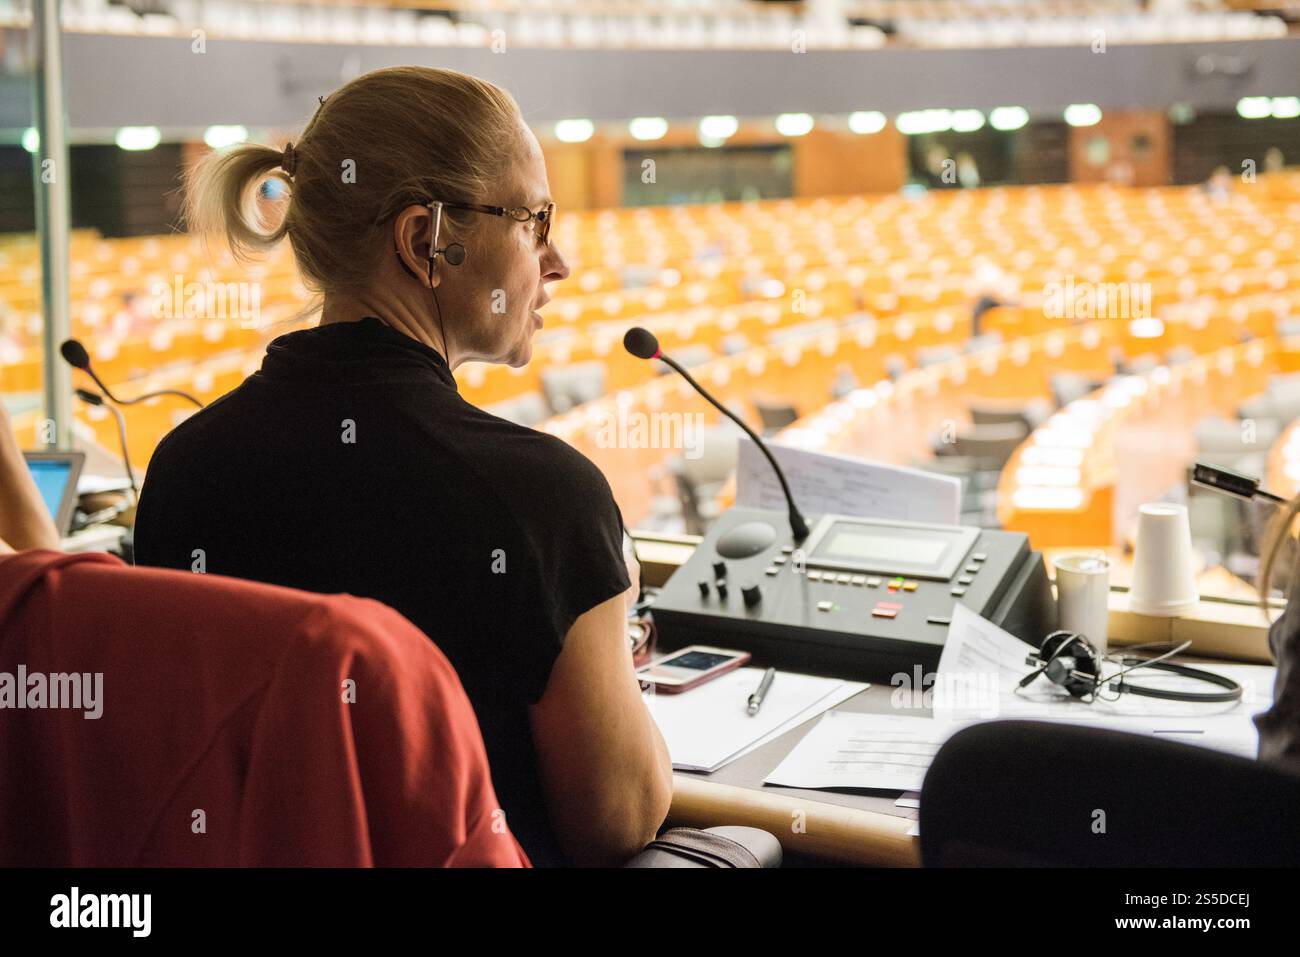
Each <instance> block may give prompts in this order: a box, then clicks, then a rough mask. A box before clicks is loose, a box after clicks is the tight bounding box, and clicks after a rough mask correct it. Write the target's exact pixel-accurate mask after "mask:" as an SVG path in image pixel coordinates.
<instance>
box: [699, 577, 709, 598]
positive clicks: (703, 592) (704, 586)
mask: <svg viewBox="0 0 1300 957" xmlns="http://www.w3.org/2000/svg"><path fill="white" fill-rule="evenodd" d="M700 597H701V598H708V597H709V583H708V582H707V581H703V580H701V581H700Z"/></svg>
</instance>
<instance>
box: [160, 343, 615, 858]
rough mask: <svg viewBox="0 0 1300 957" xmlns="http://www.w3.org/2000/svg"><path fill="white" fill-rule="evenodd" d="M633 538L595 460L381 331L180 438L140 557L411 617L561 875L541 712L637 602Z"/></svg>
mask: <svg viewBox="0 0 1300 957" xmlns="http://www.w3.org/2000/svg"><path fill="white" fill-rule="evenodd" d="M622 534H623V521H622V516H621V515H620V514H619V511H618V507H617V505H615V503H614V499H613V496H612V495H611V493H610V489H609V484H608V483H607V482H606V480H605V477H604V476H603V475H602V474H601V472H600V471H599V470H598V469H597V468H596V466H595V465H593V464H592V463H591V461H590V460H588V459H587V458H586V457H585V456H583V455H582V454H581V453H579V452H578V451H576V450H575V449H573V448H572V447H570V446H569V445H567V444H565V443H564V442H562V441H560V440H559V439H556V438H555V437H553V436H549V435H546V434H544V433H541V432H538V431H535V430H533V429H528V428H524V427H522V426H518V425H514V424H512V423H510V422H506V421H505V420H503V419H499V418H497V417H495V416H493V415H490V414H488V413H486V412H483V411H482V410H480V409H477V408H475V407H474V406H471V405H470V404H469V403H467V402H465V400H464V399H462V398H461V397H460V395H459V393H458V392H457V389H456V382H455V379H454V378H453V377H452V375H451V372H450V370H449V369H448V368H447V365H446V363H445V362H444V361H443V359H442V357H441V356H440V355H439V354H438V353H437V352H436V351H434V350H433V349H431V348H429V347H427V346H425V345H423V344H422V343H420V342H417V341H416V340H414V339H412V338H410V337H409V336H406V335H403V334H402V333H400V332H397V331H395V330H393V329H390V328H389V327H388V326H386V325H384V323H383V322H381V321H380V320H379V319H375V318H367V319H363V320H361V321H360V322H345V323H337V324H331V325H327V326H322V327H318V328H314V329H308V330H304V331H300V332H293V333H290V334H288V335H285V336H281V337H279V338H278V339H276V340H274V341H273V342H272V343H271V344H270V346H269V347H268V349H267V354H266V357H265V359H264V361H263V363H262V367H261V369H260V370H259V371H258V372H256V373H254V374H253V375H252V376H250V377H249V378H248V379H247V380H246V381H245V382H244V383H243V384H242V385H240V386H239V387H238V388H237V389H235V390H234V391H233V392H231V393H229V394H228V395H226V396H223V397H222V398H221V399H219V400H217V401H216V402H214V403H212V405H211V406H209V407H208V408H207V409H205V410H204V411H201V412H199V413H198V414H196V415H194V416H193V417H191V418H190V419H188V420H186V421H185V422H184V423H182V424H181V425H180V426H178V427H177V428H176V429H175V430H174V431H172V432H171V433H170V434H169V435H168V436H167V437H166V438H165V439H164V440H163V442H162V443H161V445H159V447H158V450H157V451H156V453H155V454H154V457H153V459H152V461H151V462H150V463H149V469H148V474H147V476H146V479H145V484H144V488H143V491H142V493H141V497H140V504H139V509H138V511H137V518H136V531H135V549H136V560H137V562H138V563H139V564H142V565H157V566H162V567H169V568H180V569H194V568H195V567H196V566H197V564H198V562H199V561H200V560H201V561H202V562H203V568H204V570H206V572H208V573H210V574H219V575H231V576H234V577H237V578H247V579H253V580H255V581H262V582H270V583H273V584H278V585H286V586H290V587H294V588H302V589H306V590H308V591H315V592H324V593H334V592H347V593H351V594H353V595H360V596H364V597H367V598H375V599H378V600H379V601H382V602H384V603H385V604H387V605H390V606H391V607H393V608H395V609H397V611H399V612H401V613H402V614H403V615H405V616H406V617H407V618H409V619H410V620H411V621H412V622H414V623H415V625H417V626H418V627H419V628H420V629H421V630H422V631H424V633H425V634H426V635H428V636H429V637H430V638H431V639H432V640H433V641H434V642H436V643H437V645H438V646H439V648H441V649H442V651H443V652H444V653H445V654H446V655H447V657H448V658H449V659H450V660H451V663H452V664H453V665H454V666H455V668H456V671H457V674H458V675H459V676H460V680H461V683H462V684H463V685H464V686H465V690H466V692H467V693H468V694H469V698H470V700H471V701H472V702H473V704H474V709H475V712H476V714H477V716H478V720H479V725H480V727H481V728H482V731H483V738H484V741H485V743H486V745H487V752H488V758H489V761H490V763H491V769H492V779H493V783H494V785H495V787H496V792H497V795H498V797H499V799H500V801H501V803H502V806H503V808H504V810H505V812H506V821H507V823H508V824H509V826H510V828H511V830H512V831H513V832H514V834H515V836H516V837H517V838H518V839H519V842H520V843H521V844H522V845H523V847H524V849H525V850H526V851H527V852H528V855H529V857H530V858H531V859H532V860H533V862H534V863H535V864H538V865H556V864H562V863H564V859H563V856H562V854H561V852H560V850H559V848H558V845H557V844H556V842H555V839H554V835H553V833H552V831H551V828H550V825H549V822H548V818H547V813H546V807H545V803H544V800H543V795H542V790H541V784H540V780H539V776H538V768H537V762H536V757H535V754H534V750H533V746H532V738H531V731H530V726H529V722H528V713H527V707H528V705H529V704H530V703H534V702H536V701H537V700H538V699H539V698H540V697H541V695H542V693H543V691H544V690H545V689H546V684H547V679H548V677H549V675H550V672H551V667H552V665H553V664H554V662H555V659H556V657H557V656H558V655H559V653H560V650H561V647H562V645H563V641H564V637H565V634H566V633H567V632H568V630H569V628H570V627H571V626H572V625H573V622H574V621H575V619H577V617H578V616H579V615H581V614H582V613H583V612H585V611H587V610H589V609H591V608H593V607H595V606H596V605H598V604H600V603H601V602H604V601H606V600H608V599H609V598H612V597H613V596H615V595H618V594H620V593H621V592H623V591H625V590H626V589H627V588H628V586H629V580H628V574H627V568H626V565H625V563H624V559H623V550H622ZM182 637H183V636H178V638H182ZM365 693H366V690H365V689H363V688H358V689H357V694H365ZM375 693H382V689H376V691H375ZM330 732H332V729H329V730H328V731H327V729H322V733H330ZM434 759H435V760H436V756H434ZM304 813H310V806H309V803H307V802H305V804H304Z"/></svg>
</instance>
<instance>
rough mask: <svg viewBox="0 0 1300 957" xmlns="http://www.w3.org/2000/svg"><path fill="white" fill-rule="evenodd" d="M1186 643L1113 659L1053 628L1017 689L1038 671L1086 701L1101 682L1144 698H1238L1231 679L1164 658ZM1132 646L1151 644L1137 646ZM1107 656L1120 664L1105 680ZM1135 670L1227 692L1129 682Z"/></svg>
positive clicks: (1202, 701) (1027, 660) (1029, 660)
mask: <svg viewBox="0 0 1300 957" xmlns="http://www.w3.org/2000/svg"><path fill="white" fill-rule="evenodd" d="M1190 644H1191V642H1188V641H1185V642H1183V643H1182V644H1181V645H1178V646H1177V647H1176V648H1172V649H1170V650H1169V651H1166V652H1165V653H1164V654H1162V655H1159V656H1157V657H1155V658H1139V657H1137V656H1136V655H1121V656H1120V657H1119V658H1117V659H1109V658H1107V657H1106V656H1105V655H1102V654H1101V653H1100V652H1098V651H1097V649H1096V648H1094V647H1093V646H1092V645H1091V644H1090V643H1089V642H1088V639H1087V638H1085V637H1084V636H1083V635H1080V634H1078V633H1077V632H1073V631H1054V632H1052V633H1051V634H1050V635H1048V636H1047V637H1046V638H1044V639H1043V643H1042V645H1041V646H1039V649H1038V651H1037V652H1036V653H1034V654H1031V655H1029V656H1027V657H1026V658H1025V664H1027V665H1032V666H1033V667H1035V668H1036V669H1037V670H1035V671H1033V672H1031V673H1030V674H1028V675H1026V676H1025V677H1024V678H1023V679H1021V682H1020V684H1019V685H1018V686H1017V689H1016V690H1019V689H1020V688H1023V687H1025V686H1026V685H1028V684H1029V683H1030V682H1031V681H1033V680H1034V679H1035V678H1037V677H1038V676H1039V675H1043V674H1045V675H1046V676H1047V680H1049V681H1051V682H1052V683H1053V684H1056V685H1060V686H1061V687H1062V688H1064V689H1065V690H1066V691H1068V692H1069V693H1070V696H1071V697H1074V698H1080V699H1087V701H1088V703H1089V704H1091V703H1092V702H1093V701H1096V700H1097V695H1098V692H1099V691H1100V690H1101V689H1102V687H1103V686H1105V687H1106V688H1107V690H1110V691H1113V692H1115V693H1116V694H1117V695H1119V694H1125V693H1127V694H1135V695H1140V696H1142V697H1146V698H1162V699H1164V700H1165V701H1188V702H1193V703H1198V704H1215V703H1219V702H1226V701H1240V700H1241V685H1239V684H1238V683H1237V682H1235V681H1233V680H1232V679H1231V678H1226V677H1224V676H1223V675H1217V674H1215V673H1213V672H1211V671H1205V670H1203V669H1200V668H1189V667H1187V666H1186V665H1176V664H1172V663H1170V662H1168V661H1166V660H1165V659H1166V658H1171V657H1173V656H1174V655H1176V654H1178V652H1180V651H1182V650H1183V649H1184V648H1186V647H1187V646H1188V645H1190ZM1134 647H1139V648H1141V647H1149V646H1146V645H1136V646H1134ZM1108 660H1109V661H1113V662H1114V663H1115V664H1118V665H1119V666H1120V668H1121V669H1122V670H1121V671H1119V672H1118V673H1117V674H1114V675H1111V676H1110V677H1109V678H1103V677H1102V674H1101V665H1102V662H1103V661H1108ZM1138 668H1150V669H1152V670H1154V671H1164V672H1167V673H1169V674H1176V675H1182V676H1183V677H1184V678H1193V679H1195V680H1197V681H1208V682H1209V683H1210V684H1213V685H1218V686H1219V687H1220V688H1223V689H1225V690H1223V691H1203V692H1196V691H1170V690H1168V689H1166V688H1150V687H1144V686H1142V685H1135V684H1130V683H1129V682H1127V681H1125V680H1124V675H1126V674H1128V673H1129V672H1130V671H1136V670H1137V669H1138Z"/></svg>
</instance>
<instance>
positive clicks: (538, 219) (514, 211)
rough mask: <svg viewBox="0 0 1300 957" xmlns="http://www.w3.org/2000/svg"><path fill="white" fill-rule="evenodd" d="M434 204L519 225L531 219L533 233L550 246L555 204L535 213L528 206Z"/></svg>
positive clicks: (548, 204)
mask: <svg viewBox="0 0 1300 957" xmlns="http://www.w3.org/2000/svg"><path fill="white" fill-rule="evenodd" d="M434 202H435V203H437V202H442V207H443V209H463V210H467V211H469V212H471V213H487V214H489V215H491V216H505V217H507V218H508V219H513V220H514V221H515V222H517V223H526V222H528V221H529V220H530V219H531V220H534V222H535V225H534V226H533V231H534V232H535V233H536V234H537V239H538V241H539V242H541V243H542V244H543V245H550V242H551V223H552V222H554V220H555V204H554V203H547V204H546V206H545V207H544V208H542V209H539V210H537V211H536V212H534V211H533V210H531V209H529V208H528V207H527V206H489V205H486V204H484V203H448V202H443V201H441V200H434Z"/></svg>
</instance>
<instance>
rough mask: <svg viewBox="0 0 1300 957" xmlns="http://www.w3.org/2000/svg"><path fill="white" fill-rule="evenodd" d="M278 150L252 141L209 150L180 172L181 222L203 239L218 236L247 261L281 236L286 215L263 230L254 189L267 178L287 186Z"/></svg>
mask: <svg viewBox="0 0 1300 957" xmlns="http://www.w3.org/2000/svg"><path fill="white" fill-rule="evenodd" d="M283 155H284V154H283V153H282V152H281V151H280V150H276V149H273V148H271V147H269V146H259V145H258V144H256V143H240V144H238V145H236V146H232V147H230V148H229V149H225V150H214V151H213V152H211V153H208V154H207V155H206V156H204V157H203V158H202V159H201V160H199V161H198V162H197V163H195V164H194V165H193V166H191V167H190V168H189V169H188V170H187V171H186V174H185V222H186V224H187V226H188V227H189V229H190V231H191V232H195V233H198V234H200V235H202V236H203V237H204V238H205V239H206V238H207V237H209V236H212V235H220V236H222V237H223V238H224V239H225V241H226V244H227V246H229V247H230V251H231V253H232V254H233V255H234V257H235V259H236V260H237V261H238V262H241V263H244V264H245V265H247V264H249V263H251V262H253V261H254V260H255V259H256V258H257V256H258V255H259V254H260V253H264V252H266V251H267V250H269V249H270V248H271V247H273V246H274V245H275V244H276V243H278V242H279V241H280V240H281V239H283V238H284V237H285V235H286V234H287V232H288V226H289V222H288V217H287V216H286V217H284V218H282V219H281V221H280V223H279V224H278V225H276V226H275V227H274V228H273V229H271V230H270V231H267V230H266V229H265V228H264V227H265V225H266V224H265V223H264V222H263V216H262V211H261V208H260V207H259V206H258V203H257V193H258V191H259V190H260V189H261V186H262V183H264V182H265V181H266V179H267V177H268V175H269V176H275V177H276V178H278V179H280V180H282V181H283V182H284V184H285V185H286V186H290V185H291V179H290V177H289V175H288V174H287V173H286V172H285V171H284V170H282V169H281V168H280V164H281V161H282V159H283Z"/></svg>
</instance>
